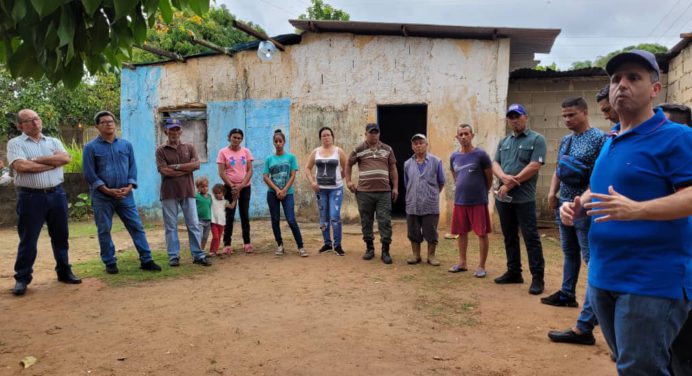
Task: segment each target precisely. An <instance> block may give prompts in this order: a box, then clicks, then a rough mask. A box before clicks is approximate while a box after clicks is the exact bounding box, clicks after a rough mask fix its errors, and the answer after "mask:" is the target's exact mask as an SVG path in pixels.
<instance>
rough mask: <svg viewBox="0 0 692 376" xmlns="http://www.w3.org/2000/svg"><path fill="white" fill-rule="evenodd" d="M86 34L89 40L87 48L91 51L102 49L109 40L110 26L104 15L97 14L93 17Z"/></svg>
mask: <svg viewBox="0 0 692 376" xmlns="http://www.w3.org/2000/svg"><path fill="white" fill-rule="evenodd" d="M87 36H88V38H89V40H90V42H89V43H90V46H89V47H90V48H89V50H90V52H91V53H94V52H100V51H103V49H104V48H106V45H107V44H108V42H109V41H110V26H109V25H108V20H106V17H104V16H103V15H102V14H97V15H96V17H94V23H93V25H92V26H91V28H89V29H88V30H87Z"/></svg>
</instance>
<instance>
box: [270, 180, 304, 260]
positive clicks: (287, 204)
mask: <svg viewBox="0 0 692 376" xmlns="http://www.w3.org/2000/svg"><path fill="white" fill-rule="evenodd" d="M267 205H269V215H270V216H271V221H272V231H273V232H274V239H275V240H276V244H277V245H283V244H284V241H283V239H282V238H281V225H280V223H281V207H282V206H283V208H284V216H285V217H286V222H288V227H290V228H291V232H292V233H293V239H295V240H296V245H297V246H298V248H299V249H300V248H303V236H302V235H301V234H300V228H299V227H298V222H296V214H295V211H294V205H295V204H294V202H293V194H290V195H286V197H284V199H283V200H279V199H278V198H277V197H276V193H274V191H268V192H267Z"/></svg>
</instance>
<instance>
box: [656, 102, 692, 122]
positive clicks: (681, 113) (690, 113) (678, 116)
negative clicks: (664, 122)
mask: <svg viewBox="0 0 692 376" xmlns="http://www.w3.org/2000/svg"><path fill="white" fill-rule="evenodd" d="M659 107H661V110H663V112H667V113H668V114H670V116H669V118H670V121H672V122H674V123H680V124H685V125H687V126H690V127H692V110H690V108H689V107H687V106H685V105H684V104H678V103H663V104H662V105H660V106H659Z"/></svg>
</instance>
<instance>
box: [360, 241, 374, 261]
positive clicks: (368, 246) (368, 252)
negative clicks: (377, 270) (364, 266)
mask: <svg viewBox="0 0 692 376" xmlns="http://www.w3.org/2000/svg"><path fill="white" fill-rule="evenodd" d="M373 257H375V245H374V244H373V243H372V240H367V241H366V242H365V254H364V255H363V260H372V258H373Z"/></svg>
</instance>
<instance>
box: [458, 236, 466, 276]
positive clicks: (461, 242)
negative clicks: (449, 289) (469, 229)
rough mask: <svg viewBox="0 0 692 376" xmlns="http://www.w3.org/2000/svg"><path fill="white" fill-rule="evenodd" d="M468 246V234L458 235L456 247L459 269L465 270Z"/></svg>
mask: <svg viewBox="0 0 692 376" xmlns="http://www.w3.org/2000/svg"><path fill="white" fill-rule="evenodd" d="M468 244H469V234H468V233H465V234H459V239H457V245H458V247H459V267H460V268H466V248H467V247H468Z"/></svg>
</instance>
